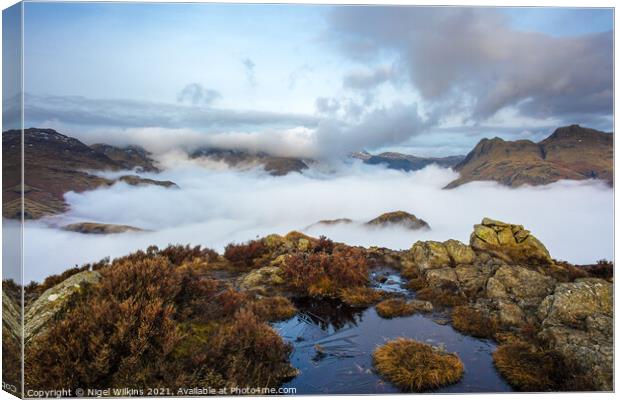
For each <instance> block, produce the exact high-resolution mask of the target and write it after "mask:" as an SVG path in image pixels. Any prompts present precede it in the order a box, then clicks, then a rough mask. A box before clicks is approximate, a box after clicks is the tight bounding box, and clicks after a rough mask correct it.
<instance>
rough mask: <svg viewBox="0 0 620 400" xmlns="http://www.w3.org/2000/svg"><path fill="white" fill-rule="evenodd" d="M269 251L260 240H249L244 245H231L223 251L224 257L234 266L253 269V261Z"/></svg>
mask: <svg viewBox="0 0 620 400" xmlns="http://www.w3.org/2000/svg"><path fill="white" fill-rule="evenodd" d="M268 251H269V249H268V248H267V246H265V244H264V243H263V241H262V240H250V241H249V242H246V243H241V244H234V243H231V244H229V245H227V246H226V248H225V249H224V257H225V258H226V259H227V260H228V261H230V262H232V263H234V264H235V265H236V266H239V267H245V268H253V267H254V261H255V260H256V259H258V258H260V257H262V256H263V255H264V254H266V253H267V252H268Z"/></svg>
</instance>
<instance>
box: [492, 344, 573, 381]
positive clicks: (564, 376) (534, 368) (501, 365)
mask: <svg viewBox="0 0 620 400" xmlns="http://www.w3.org/2000/svg"><path fill="white" fill-rule="evenodd" d="M493 362H494V363H495V366H496V367H497V369H498V370H499V372H500V373H501V374H502V376H503V377H504V378H505V379H506V380H507V381H508V383H510V384H511V385H512V386H513V387H515V388H516V389H519V390H522V391H526V392H542V391H562V390H579V389H581V388H582V384H581V383H580V382H582V381H583V380H584V379H585V378H583V377H579V375H578V374H575V373H574V371H573V369H572V368H570V366H569V365H567V364H566V363H565V362H564V359H563V358H562V356H561V355H560V354H558V353H557V352H554V351H552V350H546V349H543V348H541V347H539V346H536V345H533V344H529V343H524V342H518V341H517V342H514V343H508V344H504V345H501V346H499V347H498V348H497V350H496V351H495V352H494V353H493Z"/></svg>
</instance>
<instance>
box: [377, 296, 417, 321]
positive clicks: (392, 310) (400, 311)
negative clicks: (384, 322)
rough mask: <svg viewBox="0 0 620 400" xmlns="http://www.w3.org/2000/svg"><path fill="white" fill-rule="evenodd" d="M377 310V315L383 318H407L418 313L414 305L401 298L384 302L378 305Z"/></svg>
mask: <svg viewBox="0 0 620 400" xmlns="http://www.w3.org/2000/svg"><path fill="white" fill-rule="evenodd" d="M376 310H377V314H379V316H380V317H382V318H395V317H406V316H409V315H413V314H414V313H415V312H416V308H415V306H414V305H413V304H411V303H407V301H406V300H405V299H400V298H394V299H387V300H383V301H382V302H381V303H379V304H377V307H376Z"/></svg>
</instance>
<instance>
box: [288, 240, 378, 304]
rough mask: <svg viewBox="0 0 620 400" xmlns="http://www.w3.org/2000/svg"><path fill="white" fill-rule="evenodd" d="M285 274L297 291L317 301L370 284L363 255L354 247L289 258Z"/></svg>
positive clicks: (302, 253) (304, 253)
mask: <svg viewBox="0 0 620 400" xmlns="http://www.w3.org/2000/svg"><path fill="white" fill-rule="evenodd" d="M282 274H283V276H284V279H285V281H286V282H287V283H288V284H289V285H290V286H291V288H292V289H294V290H295V291H297V292H300V293H301V294H304V295H309V296H317V297H336V296H337V295H338V293H339V291H340V290H341V289H345V288H351V287H356V286H365V285H366V284H367V283H368V266H367V264H366V257H365V256H364V252H363V251H362V250H360V249H356V248H352V247H344V248H335V249H334V250H333V251H332V252H331V253H329V252H326V251H318V252H296V253H294V254H291V255H289V256H288V257H287V258H286V261H285V263H284V265H283V266H282Z"/></svg>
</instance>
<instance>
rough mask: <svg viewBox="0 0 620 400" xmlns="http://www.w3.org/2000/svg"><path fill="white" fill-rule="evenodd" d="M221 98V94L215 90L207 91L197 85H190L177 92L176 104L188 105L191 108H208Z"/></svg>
mask: <svg viewBox="0 0 620 400" xmlns="http://www.w3.org/2000/svg"><path fill="white" fill-rule="evenodd" d="M221 98H222V94H221V93H220V92H218V91H217V90H213V89H207V88H205V87H203V86H202V85H201V84H199V83H190V84H187V85H185V87H184V88H183V90H181V91H180V92H179V95H178V96H177V102H179V103H189V104H191V105H193V106H201V105H202V106H210V105H211V104H213V102H215V101H216V100H218V99H221Z"/></svg>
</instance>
